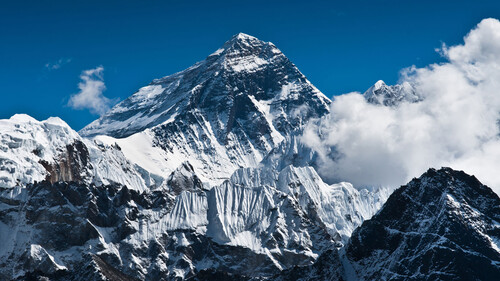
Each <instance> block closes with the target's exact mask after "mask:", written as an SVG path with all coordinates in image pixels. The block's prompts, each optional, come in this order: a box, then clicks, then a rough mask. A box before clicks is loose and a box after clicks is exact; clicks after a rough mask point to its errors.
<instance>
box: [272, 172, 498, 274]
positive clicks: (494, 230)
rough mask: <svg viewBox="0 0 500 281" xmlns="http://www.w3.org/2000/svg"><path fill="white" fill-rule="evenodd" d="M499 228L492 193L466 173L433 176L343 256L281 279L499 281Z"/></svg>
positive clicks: (413, 186)
mask: <svg viewBox="0 0 500 281" xmlns="http://www.w3.org/2000/svg"><path fill="white" fill-rule="evenodd" d="M499 222H500V199H499V197H498V195H497V194H496V193H494V192H493V191H492V190H491V189H490V188H488V187H487V186H485V185H483V184H481V183H480V182H479V181H478V180H477V179H476V178H475V177H474V176H469V175H467V174H465V173H464V172H462V171H454V170H452V169H450V168H442V169H440V170H434V169H430V170H428V171H427V172H426V173H424V174H423V175H422V176H421V177H420V178H418V179H414V180H412V181H411V182H410V183H408V185H405V186H402V187H401V188H399V189H398V190H396V191H395V192H394V193H393V194H392V195H391V196H390V197H389V199H388V200H387V202H386V203H385V205H384V206H383V207H382V209H381V210H380V211H379V212H378V213H377V214H376V215H375V216H373V218H372V219H370V220H367V221H365V222H364V223H363V224H362V225H361V226H360V227H359V228H358V229H356V230H355V231H354V232H353V234H352V236H351V238H350V240H349V242H348V244H347V245H346V246H345V247H344V248H343V249H342V250H340V251H334V252H332V253H325V254H324V256H322V257H320V258H319V259H318V261H317V262H316V263H315V264H314V265H312V266H309V267H302V268H295V269H293V270H291V271H287V272H285V273H283V274H282V275H280V276H279V277H277V278H281V279H283V280H318V279H324V280H336V279H335V278H334V279H331V276H342V278H345V279H346V280H497V279H498V276H500V249H499V246H500V223H499ZM339 253H340V256H339ZM325 260H327V261H329V263H330V264H331V267H328V266H325V265H324V263H325V262H324V261H325ZM339 260H340V262H339ZM339 264H342V266H339Z"/></svg>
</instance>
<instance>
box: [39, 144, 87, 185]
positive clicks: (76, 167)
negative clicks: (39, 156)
mask: <svg viewBox="0 0 500 281" xmlns="http://www.w3.org/2000/svg"><path fill="white" fill-rule="evenodd" d="M54 161H55V163H48V162H47V161H40V164H42V165H43V167H44V168H45V169H46V170H47V173H48V174H47V177H46V178H45V180H46V181H49V182H50V183H56V182H60V181H66V182H72V181H75V182H81V181H82V180H83V179H84V176H85V172H86V171H88V169H92V166H91V165H90V159H89V151H88V149H87V147H86V146H85V144H84V143H83V142H81V141H79V140H75V142H74V143H72V144H68V145H67V146H66V150H65V151H64V152H63V153H62V154H61V155H59V157H58V159H54Z"/></svg>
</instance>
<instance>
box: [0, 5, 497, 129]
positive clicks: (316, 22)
mask: <svg viewBox="0 0 500 281" xmlns="http://www.w3.org/2000/svg"><path fill="white" fill-rule="evenodd" d="M243 2H244V3H243ZM347 2H348V3H347ZM486 17H494V18H500V1H401V0H400V1H388V0H387V1H376V0H374V1H312V0H311V1H270V0H267V1H258V0H256V1H227V2H226V1H22V0H21V1H1V2H0V85H1V87H0V93H1V95H2V102H1V103H0V118H9V117H10V116H11V115H13V114H15V113H27V114H29V115H31V116H33V117H35V118H37V119H46V118H47V117H49V116H59V117H61V118H62V119H63V120H65V121H66V122H68V124H69V125H70V126H72V127H73V128H74V129H76V130H79V129H81V128H82V127H83V126H85V125H86V124H88V123H90V122H91V121H93V120H94V119H96V118H97V117H98V115H96V114H92V113H91V112H89V111H88V110H75V109H73V108H71V107H69V106H67V104H68V101H69V98H70V96H71V95H72V94H75V93H77V92H78V91H79V89H78V83H79V82H80V75H81V73H82V71H84V70H88V69H95V68H97V67H99V66H102V68H103V71H102V72H101V73H100V75H102V77H103V80H104V84H105V87H106V90H105V91H104V95H105V96H106V97H108V98H110V99H113V100H116V99H120V100H123V99H125V98H127V97H128V96H129V95H131V94H133V93H134V92H135V91H136V90H137V89H138V88H140V87H141V86H144V85H147V84H148V83H149V82H150V81H151V80H153V79H155V78H159V77H163V76H166V75H169V74H172V73H174V72H177V71H180V70H183V69H185V68H186V67H189V66H190V65H192V64H193V63H195V62H197V61H199V60H202V59H204V58H205V57H206V56H207V55H209V54H210V53H211V52H213V51H215V50H216V49H217V48H219V47H220V46H221V45H222V44H223V43H224V42H225V41H226V40H228V39H229V38H230V37H231V36H232V35H233V34H236V33H238V32H244V33H248V34H250V35H253V36H256V37H258V38H260V39H262V40H265V41H271V42H273V43H275V44H276V45H277V47H278V48H280V49H281V50H282V51H283V52H284V53H285V55H286V56H287V57H288V58H290V59H291V60H292V61H293V62H294V63H295V64H296V65H297V66H298V67H299V69H300V70H301V71H302V72H303V73H304V74H305V75H306V76H307V77H308V78H309V80H310V81H311V82H312V83H313V84H315V85H316V86H317V87H318V88H319V89H320V90H321V91H322V92H323V93H325V94H326V95H327V96H329V97H331V96H333V95H338V94H342V93H346V92H350V91H364V90H366V89H367V88H368V87H370V86H371V85H372V84H373V83H375V82H376V81H377V80H379V79H382V80H384V81H386V82H387V83H389V84H392V83H395V82H397V80H398V73H399V71H400V70H401V69H402V68H404V67H408V66H411V65H416V66H418V67H422V66H425V65H427V64H429V63H433V62H439V61H441V60H442V59H441V58H440V57H439V55H438V54H437V53H436V51H435V49H436V48H439V47H440V46H441V44H442V42H445V43H447V44H448V45H453V44H457V43H460V42H461V41H462V38H463V36H465V35H466V33H467V32H468V31H469V30H471V29H472V28H473V27H474V26H475V25H476V24H477V23H479V21H480V20H481V19H483V18H486ZM56 65H57V66H59V67H57V66H56Z"/></svg>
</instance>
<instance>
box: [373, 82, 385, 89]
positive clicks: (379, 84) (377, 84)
mask: <svg viewBox="0 0 500 281" xmlns="http://www.w3.org/2000/svg"><path fill="white" fill-rule="evenodd" d="M383 86H387V85H386V84H385V82H384V81H383V80H378V81H377V82H376V83H375V85H373V88H374V89H375V90H377V89H380V88H382V87H383Z"/></svg>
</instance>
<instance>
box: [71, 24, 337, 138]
mask: <svg viewBox="0 0 500 281" xmlns="http://www.w3.org/2000/svg"><path fill="white" fill-rule="evenodd" d="M329 102H330V101H329V100H328V98H326V97H325V96H324V95H323V94H322V93H321V92H320V91H318V90H317V89H316V88H315V87H314V86H313V85H312V84H311V83H310V82H309V81H308V80H307V79H306V77H305V76H304V75H303V74H302V73H300V71H299V70H298V69H297V67H296V66H295V65H294V64H293V63H292V62H291V61H290V60H288V59H287V58H286V57H285V56H284V55H283V53H282V52H281V51H280V50H278V49H277V48H276V46H275V45H274V44H272V43H269V42H264V41H261V40H259V39H257V38H255V37H253V36H250V35H247V34H244V33H239V34H236V35H234V36H233V37H232V38H231V39H230V40H229V41H227V42H226V43H225V44H224V45H223V46H222V47H221V48H220V49H218V50H217V51H215V52H214V53H212V54H211V55H209V56H208V57H207V58H206V59H205V60H203V61H201V62H198V63H196V64H195V65H193V66H191V67H190V68H188V69H186V70H183V71H181V72H178V73H175V74H173V75H170V76H167V77H164V78H160V79H156V80H153V82H152V83H151V84H150V85H148V86H146V87H143V88H141V89H140V90H139V91H138V92H136V93H135V94H134V95H132V96H130V97H129V98H127V99H126V100H124V101H123V102H121V103H119V104H118V105H116V106H115V107H114V108H112V109H111V110H110V111H109V112H108V113H106V114H105V115H104V116H102V117H101V118H99V119H98V120H96V121H94V122H92V123H91V124H90V125H88V126H87V127H85V128H84V129H82V130H81V131H80V134H82V135H84V136H94V135H109V136H113V137H117V138H123V137H127V136H130V135H132V134H134V133H137V132H140V131H143V130H144V129H147V128H151V127H154V126H157V125H160V124H166V123H169V122H173V121H174V120H175V119H176V117H177V116H181V115H185V114H186V113H187V112H191V113H194V111H195V109H196V110H198V111H199V112H200V113H201V114H202V115H203V116H204V118H205V119H208V120H207V121H216V123H217V124H212V125H215V128H213V129H215V130H216V133H217V134H218V135H219V136H222V137H226V135H227V133H229V132H230V131H232V130H233V128H235V127H238V126H239V124H238V120H239V119H240V118H246V117H251V118H252V119H253V121H254V122H256V123H255V124H254V125H257V126H258V128H252V129H258V130H257V131H261V132H273V133H274V132H275V131H278V132H280V133H284V132H288V131H290V130H293V129H294V128H295V127H297V126H298V125H300V123H301V119H303V117H312V116H319V115H323V114H324V113H326V112H327V111H328V104H329ZM306 108H307V110H305V111H304V109H306ZM299 109H300V110H299ZM299 111H301V113H303V114H301V116H298V115H297V114H294V113H297V112H299ZM250 112H252V114H251V115H252V116H244V115H245V114H249V113H250ZM253 113H256V114H257V115H260V116H253ZM259 113H262V114H259ZM266 114H270V115H266ZM209 115H212V116H209ZM267 121H269V122H267ZM266 123H268V124H266ZM240 125H241V124H240ZM274 134H275V135H276V133H274Z"/></svg>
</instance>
